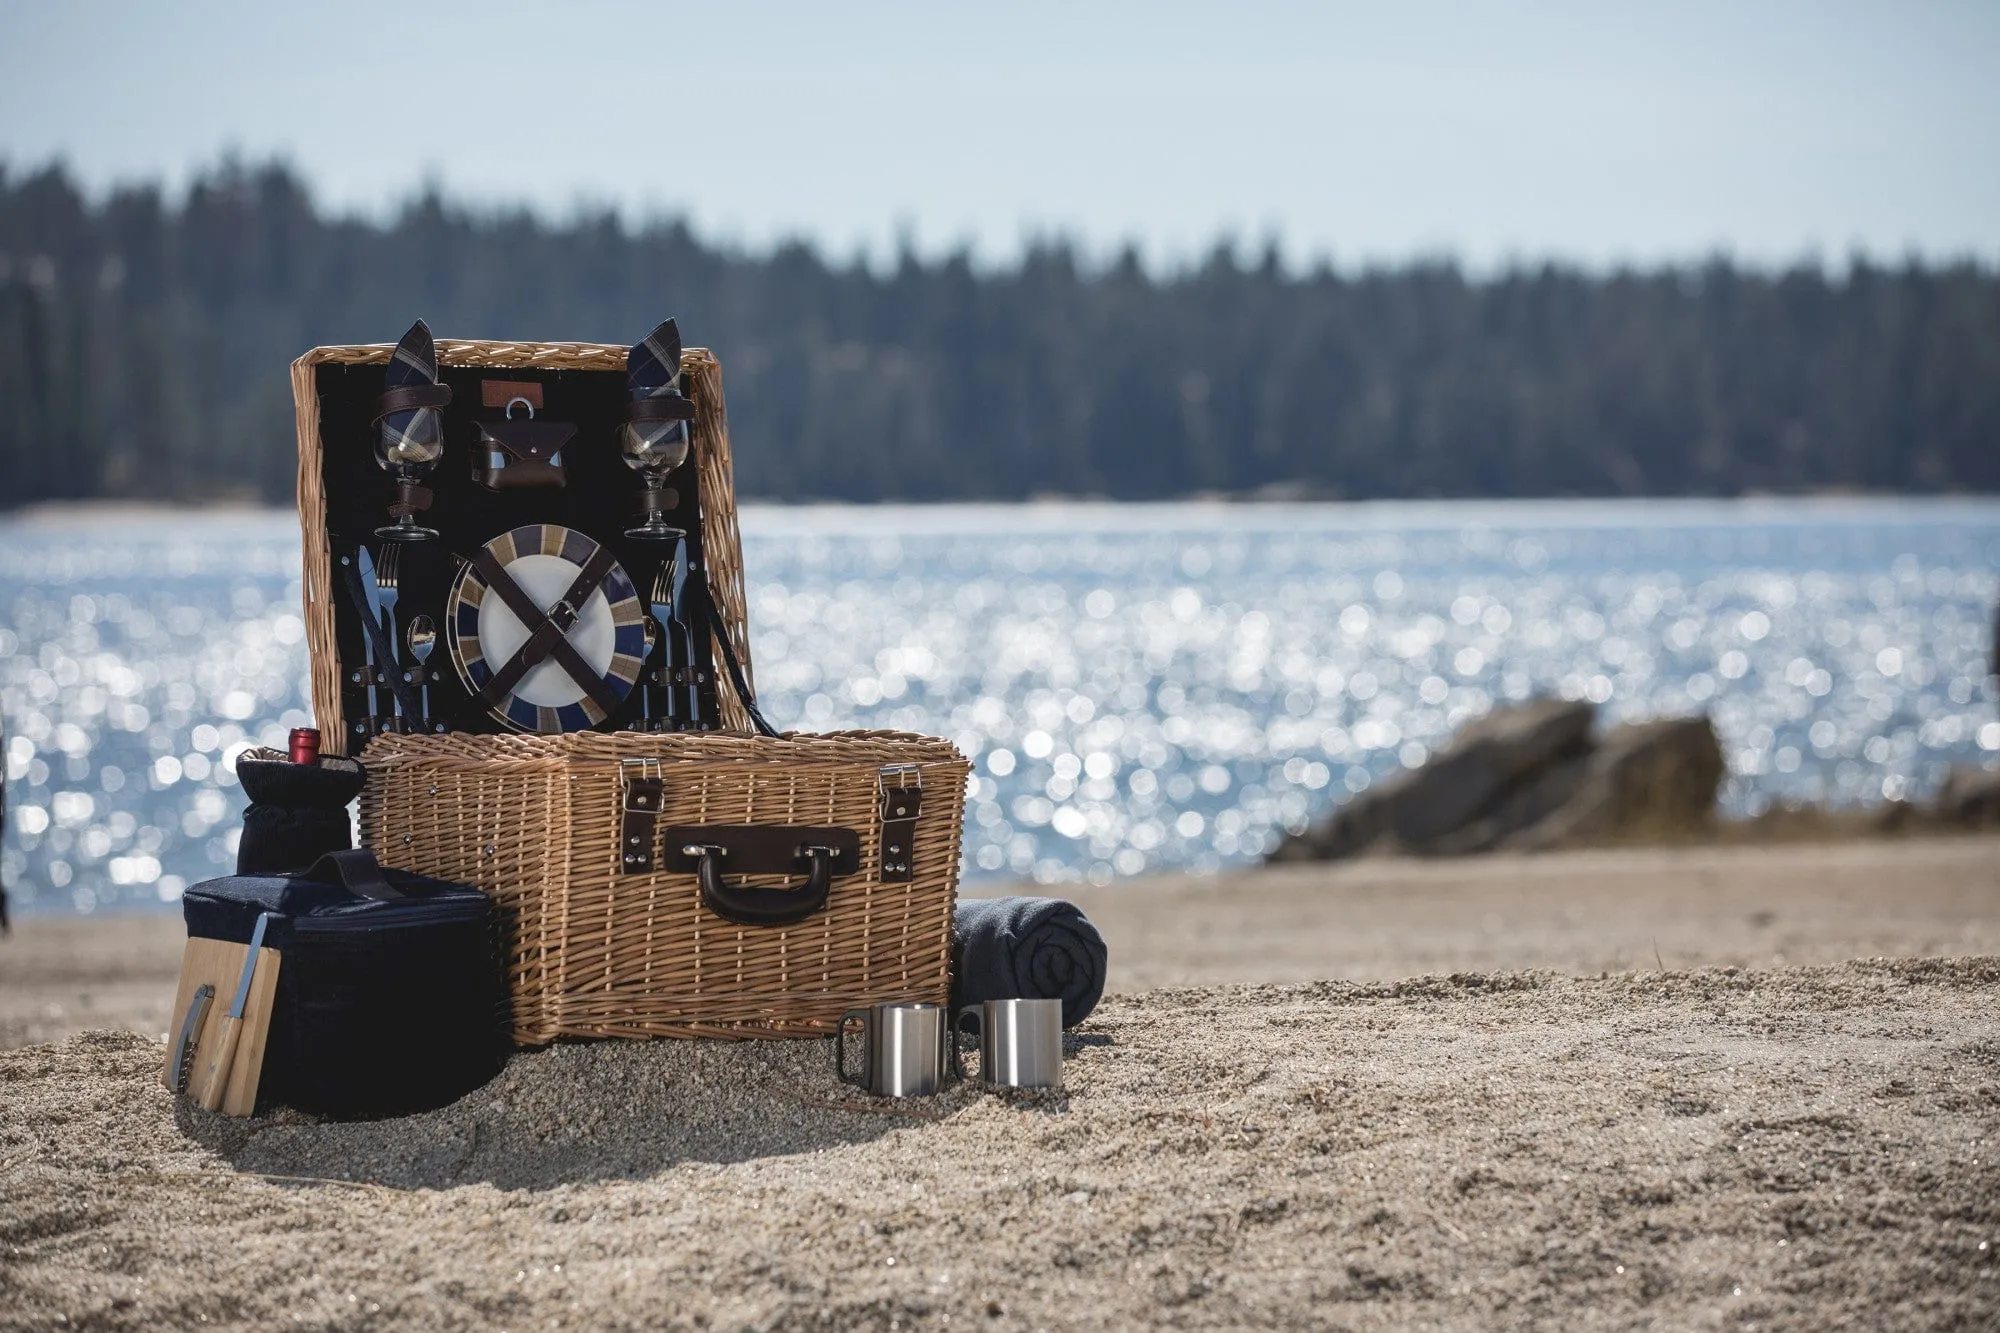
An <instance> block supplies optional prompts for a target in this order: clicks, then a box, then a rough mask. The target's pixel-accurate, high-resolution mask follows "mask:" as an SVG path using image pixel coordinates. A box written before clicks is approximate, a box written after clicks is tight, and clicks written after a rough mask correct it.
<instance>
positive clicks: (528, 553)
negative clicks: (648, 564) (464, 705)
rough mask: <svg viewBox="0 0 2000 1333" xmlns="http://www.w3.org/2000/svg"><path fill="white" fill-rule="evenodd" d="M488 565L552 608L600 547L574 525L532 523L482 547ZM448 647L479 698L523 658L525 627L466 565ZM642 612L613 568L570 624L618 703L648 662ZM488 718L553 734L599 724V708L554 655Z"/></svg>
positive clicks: (451, 613) (573, 639)
mask: <svg viewBox="0 0 2000 1333" xmlns="http://www.w3.org/2000/svg"><path fill="white" fill-rule="evenodd" d="M486 549H487V550H488V551H489V552H491V553H492V555H493V559H494V560H495V561H496V562H497V563H498V564H499V565H500V567H501V568H503V569H505V570H506V571H507V573H508V574H509V575H510V576H511V577H512V578H513V580H514V582H516V583H518V584H520V585H521V591H523V592H525V593H526V594H528V596H529V597H530V598H532V599H533V600H534V602H535V604H536V605H537V606H540V607H543V608H547V607H551V606H554V605H555V604H556V602H557V601H558V600H559V599H560V598H561V597H562V595H563V594H564V593H565V592H568V591H569V588H570V585H571V584H572V583H574V582H575V581H576V576H577V575H578V574H580V573H582V572H583V566H584V565H585V563H586V562H588V561H589V560H590V558H591V557H592V556H594V555H596V554H597V543H596V542H595V541H594V540H592V539H591V538H589V537H586V536H584V535H583V534H582V533H581V532H578V531H576V530H575V529H574V528H565V527H559V526H558V525H556V524H554V523H530V524H529V525H528V526H526V527H523V528H515V529H514V530H513V531H512V532H503V533H501V534H500V535H499V536H498V537H495V538H494V539H493V540H492V541H490V542H488V543H486ZM445 609H446V616H445V643H446V646H447V647H448V648H449V649H450V651H451V660H452V663H453V664H454V665H455V666H457V668H458V674H459V677H460V678H461V679H462V680H464V681H465V684H466V688H467V689H469V690H471V691H472V692H473V693H474V694H475V695H476V694H478V693H479V691H480V690H481V689H483V688H484V687H485V685H486V682H487V681H488V680H490V679H492V677H493V673H494V672H496V671H498V670H500V669H501V668H502V667H504V666H505V665H506V664H507V663H508V662H509V661H511V660H512V659H513V656H514V654H515V653H517V652H519V651H520V649H521V645H522V644H523V643H526V642H527V640H528V631H527V630H526V629H525V628H524V627H523V626H522V624H521V621H520V618H519V617H518V616H516V615H515V614H514V611H513V608H511V607H509V606H508V605H507V603H506V602H505V601H503V600H502V599H501V598H500V596H499V595H498V594H497V593H495V592H493V590H492V589H491V588H489V587H487V586H486V580H485V579H484V578H482V577H481V576H480V573H479V571H478V570H477V569H475V568H474V567H473V566H471V565H467V566H465V568H463V569H462V570H460V571H459V575H458V578H457V580H456V581H455V582H453V584H452V588H451V599H450V601H449V602H448V603H447V604H446V608H445ZM645 620H646V612H645V608H644V607H643V606H641V605H640V603H639V592H638V589H636V588H634V587H633V586H632V579H631V576H630V575H628V574H627V573H626V572H625V570H624V567H623V566H621V565H619V564H617V563H616V562H613V564H612V566H611V572H610V573H608V574H606V575H605V576H604V581H603V582H602V583H600V584H598V585H597V589H596V591H594V592H592V593H591V594H590V598H589V600H588V601H586V602H585V603H584V604H583V606H582V608H581V609H580V610H579V611H578V612H577V617H576V623H575V624H573V625H571V626H570V631H569V635H568V637H569V642H570V646H571V647H572V648H574V649H576V651H577V653H578V655H579V656H581V657H582V658H583V660H584V662H585V663H586V664H587V665H588V666H589V668H590V670H592V671H594V672H596V673H597V675H598V677H599V679H601V680H603V682H604V683H605V684H606V685H607V686H609V687H610V688H611V691H612V693H614V694H616V695H617V696H618V697H619V698H620V699H623V698H624V697H625V696H626V695H627V694H629V693H630V692H631V690H632V686H633V684H634V683H636V682H637V681H638V679H639V672H640V671H641V670H642V669H643V667H644V663H645V657H646V624H645ZM493 716H494V717H495V718H496V719H498V720H499V721H500V723H501V724H502V725H504V726H507V727H510V728H512V729H513V730H515V731H534V732H542V733H544V734H554V733H557V732H564V731H588V730H589V729H590V728H592V727H594V726H596V725H597V724H598V723H600V722H602V721H604V719H605V716H606V713H605V711H604V709H602V708H600V707H598V704H597V701H596V700H595V699H592V698H591V697H590V695H589V694H588V693H587V692H586V691H585V690H584V687H583V686H581V685H579V684H578V683H577V682H576V680H575V679H574V678H572V677H571V675H570V674H569V672H568V671H566V670H564V669H563V666H562V664H561V663H559V662H558V661H556V659H555V658H554V657H550V658H548V659H546V660H545V661H543V662H542V663H541V664H540V665H539V666H536V667H535V668H533V669H532V670H530V671H529V672H527V673H526V674H525V675H523V676H522V677H521V679H520V680H518V681H516V682H515V684H514V689H513V692H512V693H510V694H508V695H505V696H504V697H502V698H501V699H500V700H499V702H498V703H496V704H495V705H494V708H493Z"/></svg>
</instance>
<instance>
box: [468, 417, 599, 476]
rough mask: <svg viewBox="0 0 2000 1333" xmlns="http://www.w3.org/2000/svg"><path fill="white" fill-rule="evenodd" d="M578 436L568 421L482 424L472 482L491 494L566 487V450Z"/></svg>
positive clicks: (528, 420)
mask: <svg viewBox="0 0 2000 1333" xmlns="http://www.w3.org/2000/svg"><path fill="white" fill-rule="evenodd" d="M575 434H576V426H575V425H574V424H572V423H570V422H567V421H536V420H533V419H522V420H515V421H482V422H480V423H479V447H478V449H477V450H475V451H474V453H473V456H472V479H473V480H474V481H476V482H478V483H479V484H480V485H481V486H484V487H485V488H486V489H487V490H489V491H512V490H530V489H534V488H536V487H550V488H554V487H560V486H564V485H566V484H567V479H566V478H565V477H564V475H563V461H562V451H563V446H564V445H566V444H568V443H569V442H570V438H571V437H572V436H574V435H575Z"/></svg>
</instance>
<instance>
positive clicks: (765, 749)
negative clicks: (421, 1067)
mask: <svg viewBox="0 0 2000 1333" xmlns="http://www.w3.org/2000/svg"><path fill="white" fill-rule="evenodd" d="M639 760H650V761H654V762H655V763H656V765H657V767H656V768H655V769H654V770H653V772H654V773H655V774H656V775H658V776H661V777H663V778H664V780H665V792H666V802H665V809H664V810H663V811H662V814H661V820H660V823H661V826H662V827H667V826H672V825H676V824H679V825H691V824H799V825H821V826H827V825H831V826H839V827H845V828H852V829H854V830H855V831H856V832H857V833H859V834H860V835H861V858H862V866H863V871H862V873H860V874H856V875H852V876H847V877H842V878H839V879H836V880H835V881H834V884H833V890H832V892H831V894H830V895H829V897H828V901H827V906H826V908H825V909H824V910H823V911H820V912H818V913H816V914H814V915H813V916H811V917H809V918H807V919H806V920H804V921H801V922H798V923H795V924H792V925H788V926H764V927H759V926H739V925H735V924H732V923H730V922H728V921H724V920H722V919H721V918H719V917H717V916H715V915H713V914H712V913H710V912H709V911H708V910H707V909H706V908H705V907H703V906H702V905H701V902H700V897H699V890H698V888H697V886H696V881H695V876H693V875H691V874H664V873H662V874H646V875H627V874H621V873H620V850H621V849H620V847H619V820H620V811H621V808H622V804H623V802H622V795H621V793H622V787H621V774H622V773H625V772H636V771H638V770H636V769H635V768H629V767H627V766H625V765H624V764H623V763H622V762H621V761H639ZM367 762H368V769H369V778H368V788H367V790H366V791H365V792H364V793H363V795H362V798H361V829H362V838H363V840H364V841H365V842H366V843H367V844H368V845H369V846H370V847H371V848H373V849H374V850H375V853H376V854H377V855H378V856H379V857H380V858H381V859H382V861H383V863H384V864H386V865H395V866H402V867H405V868H407V869H410V870H416V871H420V872H422V873H424V874H429V875H436V876H438V877H440V878H443V879H450V880H455V881H458V882H460V883H465V884H474V885H477V886H478V887H479V888H481V889H483V890H485V891H486V892H487V893H489V894H491V895H492V896H493V898H494V899H495V900H496V901H497V902H498V903H499V905H500V908H501V911H502V915H503V917H504V918H505V920H506V922H507V924H508V926H509V927H510V932H511V933H510V940H509V954H510V956H509V972H510V980H511V986H512V994H513V1004H514V1014H513V1022H514V1037H515V1040H516V1041H517V1042H519V1043H521V1044H524V1045H533V1044H539V1043H542V1042H547V1041H551V1040H553V1039H555V1038H557V1037H563V1036H581V1037H656V1036H674V1037H766V1036H810V1035H817V1034H823V1033H826V1032H830V1031H832V1030H833V1029H834V1027H835V1025H836V1024H837V1023H838V1022H839V1020H840V1015H841V1014H842V1013H843V1012H844V1011H845V1010H848V1009H852V1008H856V1007H859V1006H862V1005H867V1004H873V1003H876V1002H878V1001H883V1000H924V1001H930V1002H932V1003H937V1004H942V1003H944V1002H945V1000H946V998H947V993H948V990H949V987H950V966H951V915H952V904H953V902H954V900H955V898H956V895H957V888H958V869H959V847H960V838H961V835H962V832H963V825H964V815H965V783H966V778H967V776H968V775H969V773H970V770H971V765H970V764H968V763H967V761H966V760H965V757H964V756H963V755H961V754H959V752H958V751H957V750H956V749H955V748H954V747H953V746H952V745H951V744H950V743H949V742H948V741H943V740H939V739H936V738H934V737H928V736H914V735H908V734H905V733H901V732H830V733H826V734H824V735H800V734H793V735H787V736H784V737H781V738H778V739H769V738H764V737H757V736H737V735H728V734H722V733H708V734H683V735H671V734H669V735H639V734H634V733H624V732H620V733H609V734H605V733H595V732H578V733H575V734H572V735H567V736H401V735H386V736H381V737H378V738H377V739H376V740H375V741H374V742H373V743H371V744H370V746H369V748H368V756H367ZM895 765H915V766H916V770H915V772H914V773H905V774H892V775H890V776H889V777H888V778H887V779H886V780H887V781H888V782H889V784H890V785H892V786H895V785H914V784H915V783H916V782H918V781H919V780H920V781H921V784H922V787H923V792H924V808H923V814H922V816H921V818H920V819H919V820H918V822H917V832H916V840H915V857H916V876H915V878H914V879H913V880H912V881H910V882H908V883H884V882H882V879H881V876H880V866H881V859H882V857H881V850H882V849H881V825H880V795H879V784H880V783H881V782H882V781H884V780H885V779H884V776H883V770H884V769H885V768H889V767H891V766H895ZM749 882H752V883H761V884H770V885H783V884H786V883H788V882H796V881H787V880H785V879H784V878H782V877H762V878H754V879H752V880H750V881H749Z"/></svg>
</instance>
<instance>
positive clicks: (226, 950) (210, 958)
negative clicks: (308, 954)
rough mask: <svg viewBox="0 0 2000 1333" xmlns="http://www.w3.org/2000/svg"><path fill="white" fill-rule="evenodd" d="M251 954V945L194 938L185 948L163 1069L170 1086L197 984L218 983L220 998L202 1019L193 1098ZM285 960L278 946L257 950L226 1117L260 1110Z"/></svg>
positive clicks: (231, 1074)
mask: <svg viewBox="0 0 2000 1333" xmlns="http://www.w3.org/2000/svg"><path fill="white" fill-rule="evenodd" d="M249 952H250V946H249V945H247V944H231V943H229V942H228V941H226V940H197V939H191V940H189V941H188V942H187V947H186V948H185V949H184V950H182V951H181V984H180V990H179V992H178V993H177V994H176V995H175V996H174V1008H173V1013H172V1015H171V1020H170V1025H169V1027H168V1029H167V1060H168V1067H167V1068H166V1069H164V1070H162V1071H161V1075H160V1081H161V1082H162V1083H165V1084H166V1085H167V1087H168V1089H169V1090H171V1089H172V1088H173V1085H174V1084H173V1079H174V1071H173V1068H172V1061H173V1043H174V1039H175V1038H176V1037H178V1036H179V1035H180V1030H181V1029H180V1025H181V1019H182V1018H183V1017H184V1016H185V1015H186V1014H187V1008H188V1001H189V1000H192V999H193V998H194V993H195V990H196V988H198V987H200V986H202V985H203V984H207V985H210V986H213V987H215V1002H214V1003H213V1004H211V1005H209V1006H208V1017H207V1018H206V1019H204V1020H203V1021H202V1025H201V1034H200V1036H199V1037H198V1038H197V1039H196V1043H195V1051H194V1063H193V1068H192V1073H191V1076H190V1077H189V1079H188V1093H189V1095H190V1096H192V1095H195V1094H196V1093H198V1092H200V1090H201V1087H202V1081H203V1078H204V1076H205V1075H206V1072H207V1070H208V1057H209V1055H210V1053H212V1052H213V1051H214V1050H215V1049H216V1046H217V1043H218V1042H219V1040H220V1037H219V1034H220V1033H221V1031H222V1020H223V1019H224V1017H226V1016H227V1015H228V1013H229V1006H230V1003H231V1002H232V1001H234V1000H235V999H236V987H237V984H238V983H239V982H241V981H242V979H243V958H244V955H246V954H248V953H249ZM280 961H282V960H281V959H280V957H279V954H278V951H277V950H276V949H259V950H258V951H257V975H256V978H255V979H254V980H252V981H251V983H250V998H249V999H248V1000H247V1001H245V1002H244V1005H243V1029H242V1032H241V1033H240V1034H239V1035H238V1036H237V1039H236V1055H235V1058H234V1059H233V1060H231V1061H230V1065H229V1084H228V1087H227V1088H226V1090H225V1091H224V1092H223V1095H222V1107H221V1110H222V1113H223V1114H224V1115H233V1116H246V1115H249V1114H250V1113H251V1112H252V1111H254V1110H256V1109H257V1081H258V1079H259V1078H260V1077H261V1076H262V1075H263V1072H264V1039H265V1038H266V1037H267V1036H268V1035H269V1034H270V1031H271V1001H272V998H273V997H274V996H275V995H276V994H277V991H278V964H279V963H280Z"/></svg>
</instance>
